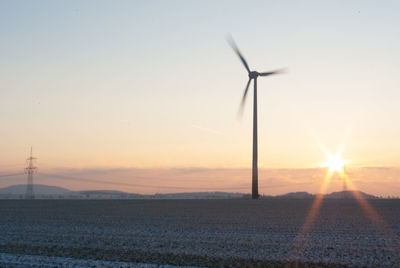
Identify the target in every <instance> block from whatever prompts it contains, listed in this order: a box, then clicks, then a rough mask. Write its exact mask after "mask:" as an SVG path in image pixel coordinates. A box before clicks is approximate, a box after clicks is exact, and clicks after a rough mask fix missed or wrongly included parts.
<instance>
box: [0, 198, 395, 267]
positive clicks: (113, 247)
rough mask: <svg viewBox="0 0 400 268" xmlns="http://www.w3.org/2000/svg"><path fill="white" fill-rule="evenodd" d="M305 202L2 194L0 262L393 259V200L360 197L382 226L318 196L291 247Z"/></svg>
mask: <svg viewBox="0 0 400 268" xmlns="http://www.w3.org/2000/svg"><path fill="white" fill-rule="evenodd" d="M312 202H313V200H272V199H271V200H256V201H255V200H240V199H232V200H107V201H106V200H104V201H102V200H33V201H26V200H7V201H5V200H3V201H0V234H1V236H0V266H2V267H3V266H9V267H26V266H29V265H32V266H35V265H36V266H35V267H40V264H42V266H51V265H54V267H57V266H60V265H61V264H65V265H71V266H72V265H75V266H78V265H79V266H80V267H85V266H90V265H92V266H104V267H115V266H117V267H130V266H144V267H153V266H157V265H165V266H169V265H178V266H183V265H185V266H212V267H216V266H218V267H221V266H236V267H244V266H247V267H252V266H260V267H261V266H262V267H264V266H270V267H283V266H285V264H286V266H288V265H289V266H293V267H294V266H295V264H296V265H297V266H298V267H321V266H324V267H326V266H329V267H395V266H396V265H398V264H399V263H400V254H399V245H400V200H370V201H369V203H370V204H371V206H372V207H373V208H374V210H375V211H376V212H377V213H378V214H379V215H380V217H381V219H382V222H379V221H375V222H374V221H371V220H370V218H368V217H367V216H366V214H365V213H364V210H362V209H361V208H360V206H359V204H358V203H357V202H356V201H354V200H325V201H324V202H323V203H322V206H321V209H320V212H319V214H318V215H317V217H316V220H315V222H314V224H313V225H312V226H311V228H310V231H309V232H307V234H308V235H306V236H305V240H304V241H305V244H304V245H303V246H299V244H298V243H297V242H296V241H298V240H297V239H296V237H298V235H299V233H300V232H301V228H302V226H303V223H304V221H305V219H306V217H307V215H308V212H309V210H310V207H311V205H312ZM376 223H378V225H379V224H381V225H385V226H377V225H376ZM382 223H384V224H382ZM295 248H296V250H294V249H295ZM46 263H47V264H46ZM135 263H136V264H135Z"/></svg>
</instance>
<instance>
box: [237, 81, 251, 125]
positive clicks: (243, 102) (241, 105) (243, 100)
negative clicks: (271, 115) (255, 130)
mask: <svg viewBox="0 0 400 268" xmlns="http://www.w3.org/2000/svg"><path fill="white" fill-rule="evenodd" d="M250 82H251V78H250V79H249V81H248V82H247V85H246V88H245V90H244V93H243V97H242V101H241V102H240V107H239V111H238V117H239V118H241V117H242V115H243V109H244V104H245V101H246V97H247V92H248V91H249V86H250Z"/></svg>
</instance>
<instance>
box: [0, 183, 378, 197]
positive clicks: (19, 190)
mask: <svg viewBox="0 0 400 268" xmlns="http://www.w3.org/2000/svg"><path fill="white" fill-rule="evenodd" d="M33 191H34V193H35V197H36V198H38V199H47V198H50V199H232V198H244V199H250V198H251V195H249V194H243V193H230V192H187V193H166V194H161V193H157V194H149V195H144V194H135V193H127V192H122V191H115V190H85V191H71V190H69V189H66V188H62V187H57V186H49V185H43V184H35V185H34V187H33ZM25 192H26V184H18V185H12V186H8V187H5V188H0V199H9V198H11V199H18V198H23V196H24V194H25ZM356 193H357V194H358V195H359V196H361V197H362V198H365V199H376V198H378V197H376V196H373V195H370V194H366V193H364V192H361V191H357V192H356ZM315 196H316V195H314V194H310V193H307V192H291V193H287V194H282V195H277V196H262V197H261V198H263V199H270V198H273V199H312V198H315ZM324 197H325V198H327V199H353V198H354V194H353V192H352V191H341V192H333V193H330V194H326V195H325V196H324Z"/></svg>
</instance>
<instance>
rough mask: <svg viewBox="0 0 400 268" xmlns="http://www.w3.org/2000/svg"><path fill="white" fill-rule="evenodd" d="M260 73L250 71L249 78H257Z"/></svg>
mask: <svg viewBox="0 0 400 268" xmlns="http://www.w3.org/2000/svg"><path fill="white" fill-rule="evenodd" d="M259 75H260V73H259V72H256V71H253V72H249V78H250V79H255V78H257V77H258V76H259Z"/></svg>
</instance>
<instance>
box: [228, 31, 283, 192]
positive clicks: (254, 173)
mask: <svg viewBox="0 0 400 268" xmlns="http://www.w3.org/2000/svg"><path fill="white" fill-rule="evenodd" d="M227 41H228V43H229V44H230V46H231V47H232V49H233V50H234V51H235V52H236V54H237V55H238V56H239V58H240V60H241V61H242V63H243V65H244V67H245V68H246V70H247V72H248V74H249V81H248V82H247V85H246V88H245V90H244V94H243V97H242V102H241V104H240V108H239V115H240V116H241V115H242V113H243V108H244V103H245V100H246V96H247V91H248V89H249V86H250V82H251V80H254V98H253V100H254V104H253V166H252V191H251V197H252V198H253V199H257V198H258V197H259V194H258V159H257V158H258V144H257V78H258V77H259V76H269V75H273V74H279V73H283V72H284V70H283V69H281V70H275V71H271V72H263V73H259V72H257V71H251V70H250V68H249V65H248V64H247V62H246V60H245V59H244V57H243V56H242V54H241V53H240V51H239V49H238V47H237V46H236V43H235V41H234V40H233V38H232V36H228V38H227Z"/></svg>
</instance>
